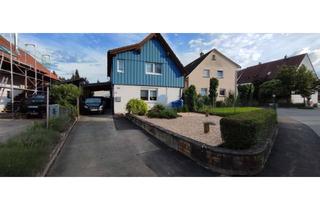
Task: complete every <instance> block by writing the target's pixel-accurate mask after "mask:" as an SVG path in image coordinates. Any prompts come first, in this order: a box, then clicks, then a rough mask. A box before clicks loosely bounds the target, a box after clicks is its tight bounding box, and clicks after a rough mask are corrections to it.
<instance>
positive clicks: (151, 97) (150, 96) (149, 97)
mask: <svg viewBox="0 0 320 210" xmlns="http://www.w3.org/2000/svg"><path fill="white" fill-rule="evenodd" d="M157 98H158V91H157V90H156V89H150V90H141V91H140V99H141V100H144V101H156V100H157Z"/></svg>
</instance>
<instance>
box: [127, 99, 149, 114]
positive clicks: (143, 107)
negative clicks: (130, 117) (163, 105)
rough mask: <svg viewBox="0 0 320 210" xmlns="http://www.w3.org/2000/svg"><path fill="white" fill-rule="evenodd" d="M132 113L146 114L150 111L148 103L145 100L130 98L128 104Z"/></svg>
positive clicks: (128, 108)
mask: <svg viewBox="0 0 320 210" xmlns="http://www.w3.org/2000/svg"><path fill="white" fill-rule="evenodd" d="M126 109H127V111H128V112H129V113H130V114H137V115H145V114H146V112H147V111H148V105H147V103H146V102H145V101H143V100H140V99H130V101H129V102H128V103H127V106H126Z"/></svg>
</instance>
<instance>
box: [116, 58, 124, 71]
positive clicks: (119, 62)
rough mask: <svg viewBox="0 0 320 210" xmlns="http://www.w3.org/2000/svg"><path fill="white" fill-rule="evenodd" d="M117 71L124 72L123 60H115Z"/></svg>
mask: <svg viewBox="0 0 320 210" xmlns="http://www.w3.org/2000/svg"><path fill="white" fill-rule="evenodd" d="M117 72H120V73H124V60H117Z"/></svg>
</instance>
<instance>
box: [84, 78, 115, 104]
mask: <svg viewBox="0 0 320 210" xmlns="http://www.w3.org/2000/svg"><path fill="white" fill-rule="evenodd" d="M81 88H82V96H81V98H82V99H84V98H86V97H92V96H103V97H105V98H106V102H107V107H108V108H111V82H110V81H108V82H97V83H90V84H83V85H81ZM99 91H106V92H107V94H106V95H99V94H97V92H99Z"/></svg>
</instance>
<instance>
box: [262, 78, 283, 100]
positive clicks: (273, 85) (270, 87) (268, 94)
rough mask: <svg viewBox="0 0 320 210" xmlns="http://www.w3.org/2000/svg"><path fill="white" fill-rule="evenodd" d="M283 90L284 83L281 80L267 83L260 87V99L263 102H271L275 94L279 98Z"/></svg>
mask: <svg viewBox="0 0 320 210" xmlns="http://www.w3.org/2000/svg"><path fill="white" fill-rule="evenodd" d="M282 89H283V88H282V82H281V81H280V80H279V79H273V80H269V81H266V82H264V83H262V85H260V88H259V98H260V100H262V101H267V100H270V99H272V95H273V94H274V95H276V96H279V95H280V94H281V92H282Z"/></svg>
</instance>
